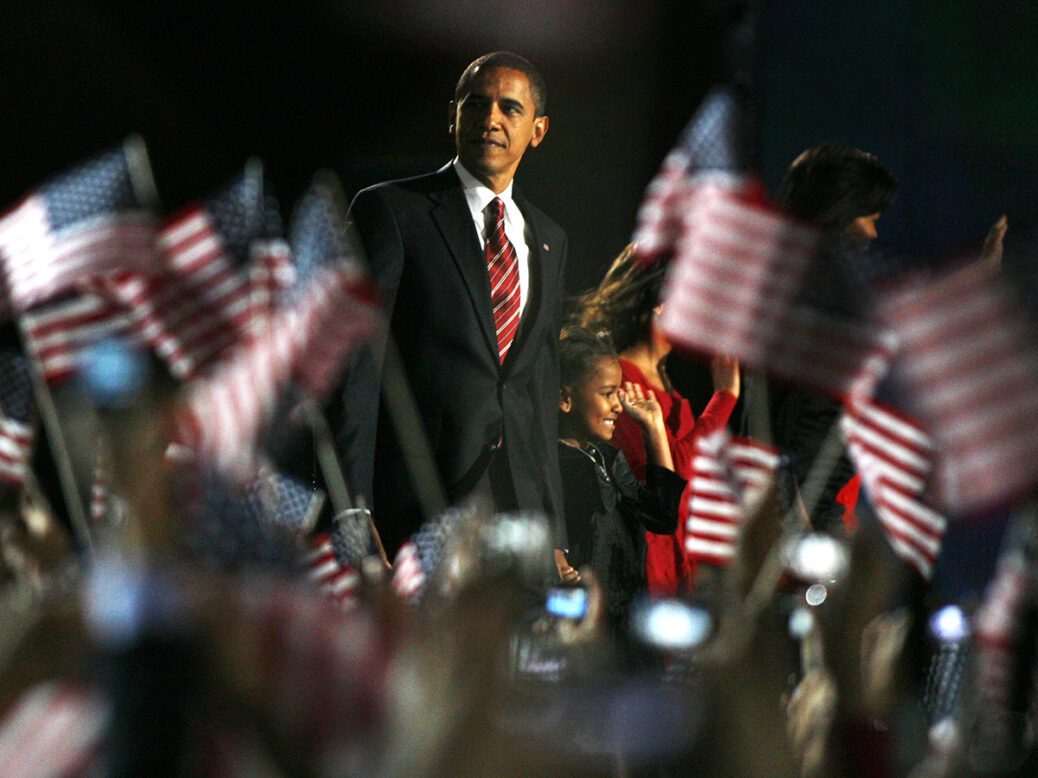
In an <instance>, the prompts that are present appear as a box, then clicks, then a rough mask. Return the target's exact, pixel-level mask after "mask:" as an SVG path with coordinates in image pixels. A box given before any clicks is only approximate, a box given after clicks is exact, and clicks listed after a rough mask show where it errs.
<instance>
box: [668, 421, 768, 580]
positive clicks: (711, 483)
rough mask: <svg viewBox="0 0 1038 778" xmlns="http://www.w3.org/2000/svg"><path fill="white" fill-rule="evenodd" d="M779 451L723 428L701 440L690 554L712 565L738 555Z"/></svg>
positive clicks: (691, 486)
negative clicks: (751, 506)
mask: <svg viewBox="0 0 1038 778" xmlns="http://www.w3.org/2000/svg"><path fill="white" fill-rule="evenodd" d="M778 460H779V457H778V451H777V450H776V449H775V448H774V447H772V446H768V445H765V444H763V443H760V442H758V441H755V440H751V439H750V438H740V437H733V436H731V435H730V434H729V433H728V431H727V430H724V429H721V430H718V431H717V432H715V433H713V434H711V435H705V436H703V437H700V438H699V439H697V440H696V454H695V456H694V457H693V459H692V478H691V480H690V481H689V487H688V493H689V510H688V525H687V529H688V532H687V534H686V535H685V551H686V553H688V555H689V556H691V557H693V558H695V559H697V560H699V561H701V562H707V563H709V564H713V565H727V564H728V563H729V562H731V561H732V559H733V558H734V556H735V551H736V545H737V543H738V540H739V530H740V528H741V527H742V524H743V521H744V519H745V518H746V510H747V507H748V505H749V504H750V503H751V502H752V501H753V498H754V497H756V496H757V495H758V494H760V492H761V491H762V490H763V489H764V488H765V487H766V486H767V485H768V483H770V482H771V481H772V480H773V479H774V477H775V470H776V468H777V467H778Z"/></svg>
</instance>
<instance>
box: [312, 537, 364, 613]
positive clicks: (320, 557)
mask: <svg viewBox="0 0 1038 778" xmlns="http://www.w3.org/2000/svg"><path fill="white" fill-rule="evenodd" d="M303 565H304V567H305V569H306V572H307V575H308V576H309V577H310V580H312V581H313V582H314V583H315V584H317V586H318V588H319V589H320V590H321V591H322V592H323V593H324V594H325V595H326V596H327V597H328V598H329V599H331V600H332V601H333V602H334V603H335V604H336V605H339V606H340V607H352V606H353V605H355V604H356V602H357V593H358V591H359V588H360V573H359V572H358V567H357V565H355V564H351V563H350V562H348V561H346V560H344V559H342V558H341V557H340V556H339V554H338V552H337V550H336V548H335V544H334V543H333V542H332V534H331V533H329V532H321V533H318V534H317V535H314V536H313V537H312V538H310V540H309V550H308V552H307V554H306V555H305V556H304V558H303Z"/></svg>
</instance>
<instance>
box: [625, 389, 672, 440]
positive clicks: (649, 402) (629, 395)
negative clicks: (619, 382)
mask: <svg viewBox="0 0 1038 778" xmlns="http://www.w3.org/2000/svg"><path fill="white" fill-rule="evenodd" d="M619 397H620V403H621V404H622V405H623V407H624V412H625V413H627V414H628V415H630V417H631V418H632V419H633V420H634V421H635V423H636V424H637V425H638V426H639V427H641V428H642V429H643V430H646V431H649V430H650V428H653V427H655V426H656V425H661V426H662V425H663V409H662V408H660V403H659V400H657V399H656V393H655V392H654V391H652V389H649V390H648V391H647V392H646V391H644V390H643V389H642V387H641V384H634V383H631V382H630V381H624V386H623V389H621V390H620V393H619Z"/></svg>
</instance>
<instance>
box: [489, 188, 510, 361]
mask: <svg viewBox="0 0 1038 778" xmlns="http://www.w3.org/2000/svg"><path fill="white" fill-rule="evenodd" d="M483 213H484V214H485V215H486V217H487V224H488V227H489V230H488V238H487V242H486V244H485V246H484V247H483V248H484V251H485V252H486V257H487V274H488V275H489V276H490V302H491V304H492V305H493V308H494V327H495V329H496V330H497V352H498V355H499V356H500V358H501V361H502V362H504V361H505V357H506V356H508V349H510V348H511V347H512V341H513V340H514V339H515V333H516V330H517V329H518V328H519V257H518V255H517V254H516V253H515V246H513V245H512V243H511V242H510V241H509V240H508V237H507V236H506V235H505V204H504V203H503V202H502V201H501V198H500V197H495V198H494V199H493V200H491V201H490V203H488V204H487V207H486V208H484V209H483Z"/></svg>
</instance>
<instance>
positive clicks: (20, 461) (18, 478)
mask: <svg viewBox="0 0 1038 778" xmlns="http://www.w3.org/2000/svg"><path fill="white" fill-rule="evenodd" d="M33 408H34V404H33V390H32V377H31V376H30V375H29V364H28V360H26V359H25V357H24V356H22V355H21V354H20V353H18V352H17V351H16V350H15V349H13V348H4V349H0V481H3V482H6V483H9V484H14V485H20V484H22V483H24V481H25V475H26V472H27V470H28V467H29V459H30V457H31V456H32V447H33V441H34V439H35V434H34V432H33V427H32V415H33Z"/></svg>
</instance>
